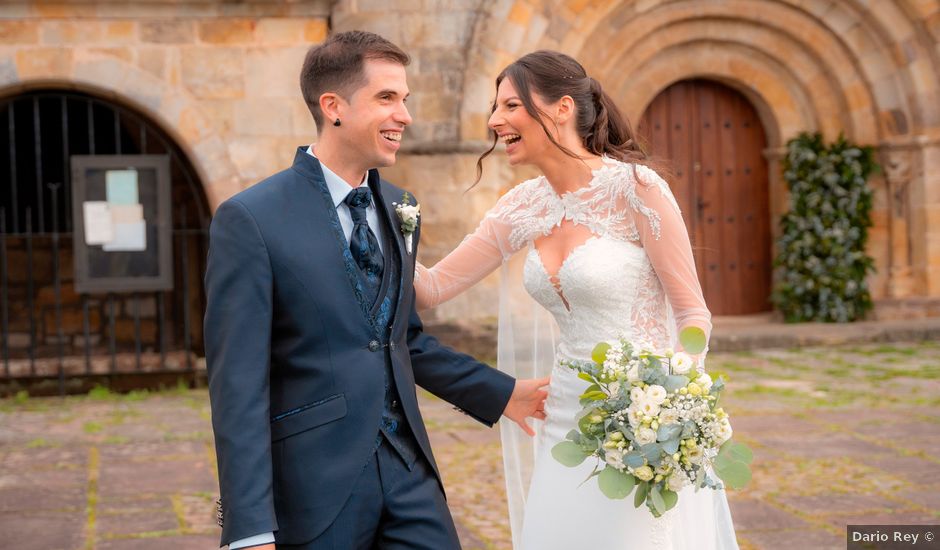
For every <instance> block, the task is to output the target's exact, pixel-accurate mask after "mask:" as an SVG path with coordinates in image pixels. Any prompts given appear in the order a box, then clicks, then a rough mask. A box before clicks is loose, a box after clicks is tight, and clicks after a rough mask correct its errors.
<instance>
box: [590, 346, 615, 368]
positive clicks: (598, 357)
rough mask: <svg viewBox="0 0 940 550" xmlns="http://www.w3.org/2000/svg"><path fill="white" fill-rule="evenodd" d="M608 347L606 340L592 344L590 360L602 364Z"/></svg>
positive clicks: (605, 358)
mask: <svg viewBox="0 0 940 550" xmlns="http://www.w3.org/2000/svg"><path fill="white" fill-rule="evenodd" d="M609 349H610V344H608V343H607V342H601V343H600V344H597V345H596V346H594V351H592V352H591V360H592V361H594V362H595V363H597V364H598V365H603V364H604V361H606V360H607V350H609Z"/></svg>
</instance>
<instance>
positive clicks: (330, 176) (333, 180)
mask: <svg viewBox="0 0 940 550" xmlns="http://www.w3.org/2000/svg"><path fill="white" fill-rule="evenodd" d="M307 154H308V155H310V156H311V157H314V158H316V155H314V154H313V146H312V145H311V146H310V147H307ZM318 160H319V159H318ZM320 168H322V169H323V179H325V180H326V186H327V188H328V189H329V190H330V196H331V197H332V198H333V206H334V207H336V215H337V216H338V217H339V224H340V225H341V226H342V227H343V233H344V234H345V235H346V242H347V243H349V239H350V236H351V235H352V230H353V226H354V225H355V224H354V223H353V219H352V214H351V213H350V212H349V206H347V205H346V203H345V202H343V201H344V200H345V199H346V195H348V194H349V193H350V191H352V190H353V186H352V185H350V184H349V183H347V182H346V180H344V179H343V178H341V177H339V176H338V175H337V174H336V172H334V171H332V170H330V169H329V168H328V167H327V166H326V165H325V164H323V162H322V161H321V162H320ZM367 177H368V174H364V175H363V176H362V180H361V181H360V185H366V178H367ZM366 221H367V222H368V223H369V228H370V229H372V232H373V233H375V240H377V241H378V244H379V250H382V252H383V253H384V252H385V251H384V250H383V249H382V233H383V232H382V224H380V223H379V213H378V210H376V208H375V196H374V195H373V197H372V202H371V203H369V206H367V207H366ZM272 543H274V533H273V532H267V533H261V534H260V535H255V536H253V537H248V538H244V539H238V540H236V541H234V542H232V543H231V544H229V546H228V547H229V550H237V549H238V548H247V547H249V546H261V545H262V544H272Z"/></svg>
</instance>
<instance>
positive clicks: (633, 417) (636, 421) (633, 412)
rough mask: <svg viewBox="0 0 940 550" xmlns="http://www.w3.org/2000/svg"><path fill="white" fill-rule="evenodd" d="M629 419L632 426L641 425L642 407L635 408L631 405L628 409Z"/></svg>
mask: <svg viewBox="0 0 940 550" xmlns="http://www.w3.org/2000/svg"><path fill="white" fill-rule="evenodd" d="M627 420H628V421H630V425H631V426H634V427H635V426H639V425H640V424H641V422H640V409H639V408H634V406H633V405H631V406H630V408H629V409H627Z"/></svg>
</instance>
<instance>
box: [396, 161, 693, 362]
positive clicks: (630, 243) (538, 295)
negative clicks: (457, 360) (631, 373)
mask: <svg viewBox="0 0 940 550" xmlns="http://www.w3.org/2000/svg"><path fill="white" fill-rule="evenodd" d="M565 220H568V221H569V222H571V223H573V224H575V225H580V226H583V227H584V228H587V229H588V230H589V232H590V235H591V236H590V238H588V239H587V241H584V242H583V243H581V244H579V245H577V246H574V247H573V248H572V249H571V250H569V251H568V252H567V254H566V255H565V256H564V260H563V262H562V263H561V265H560V267H559V268H558V271H557V274H556V276H557V277H556V278H555V279H554V280H553V278H552V276H550V275H549V272H548V270H547V269H546V267H545V265H544V263H543V262H542V260H541V256H540V254H539V252H538V250H537V249H536V247H535V246H534V242H535V241H536V240H538V239H540V238H541V237H545V236H549V235H552V233H553V231H555V229H556V228H557V227H559V226H561V224H562V222H563V221H565ZM550 239H551V237H549V240H550ZM523 249H527V256H526V261H525V274H524V284H525V287H526V290H527V291H528V292H529V293H530V294H531V295H532V297H533V298H534V299H535V300H536V301H538V302H539V303H540V304H541V305H542V306H543V307H545V308H546V309H547V310H549V311H550V312H551V313H552V315H553V316H554V317H555V319H556V321H557V322H558V326H559V328H560V334H561V342H560V346H559V350H558V351H559V352H560V353H563V354H565V355H567V356H569V357H572V358H583V357H585V356H586V355H589V354H590V351H591V349H592V348H593V346H594V344H596V343H597V342H598V341H600V340H605V339H613V338H616V337H617V336H618V335H624V336H626V337H627V338H629V339H631V340H634V341H638V342H643V343H645V344H648V345H651V346H654V347H655V348H660V349H662V348H665V347H667V346H669V345H671V344H672V342H671V341H670V340H671V339H670V333H671V332H673V331H674V330H681V329H683V328H685V327H687V326H698V327H700V328H702V329H703V330H705V332H706V334H708V333H709V332H710V329H711V323H710V319H711V316H710V314H709V312H708V309H707V308H706V306H705V301H704V298H703V297H702V291H701V286H700V285H699V281H698V277H697V275H696V273H695V263H694V260H693V257H692V249H691V245H690V243H689V237H688V233H687V231H686V228H685V224H684V223H683V221H682V216H681V214H680V212H679V207H678V205H677V204H676V201H675V199H674V198H673V195H672V192H671V191H670V189H669V186H668V185H667V184H666V182H665V181H664V180H663V179H662V178H661V177H659V175H658V174H656V172H654V171H653V170H651V169H650V168H648V167H646V166H641V165H633V164H626V163H623V162H619V161H616V160H613V159H609V158H605V159H604V164H603V166H602V167H601V168H599V169H597V170H594V172H593V178H592V179H591V182H590V183H589V185H588V186H586V187H583V188H581V189H578V190H576V191H574V192H570V193H565V194H563V195H558V194H556V193H555V191H554V189H553V188H552V186H551V185H550V184H549V182H548V181H547V180H546V179H545V178H544V177H538V178H535V179H532V180H528V181H525V182H523V183H521V184H519V185H517V186H516V187H515V188H513V189H512V190H511V191H509V192H508V193H506V195H504V196H503V197H502V198H501V199H500V200H499V202H498V203H497V204H496V206H494V207H493V208H492V209H491V210H490V211H489V212H488V213H487V214H486V216H485V217H484V219H483V221H482V222H481V223H480V225H479V227H478V228H477V230H476V231H475V232H474V233H472V234H470V235H468V236H467V237H466V238H465V239H464V241H463V242H462V243H461V244H460V246H459V247H458V248H457V249H456V250H454V251H453V252H452V253H451V254H449V255H448V256H447V257H446V258H444V259H443V260H441V261H440V262H439V263H438V264H436V265H435V266H434V267H433V268H430V269H427V268H425V267H424V266H421V265H420V264H419V265H418V267H417V273H416V280H415V290H416V293H417V299H418V305H419V308H422V309H423V308H428V307H433V306H434V305H437V304H439V303H441V302H443V301H446V300H448V299H450V298H451V297H453V296H455V295H456V294H459V293H460V292H462V291H463V290H465V289H466V288H468V287H469V286H471V285H473V284H475V283H476V282H478V281H479V280H480V279H482V278H483V277H485V276H486V275H487V274H489V273H490V272H492V271H493V270H494V269H495V268H496V267H498V266H499V265H500V264H501V263H502V262H503V261H506V260H507V259H508V258H509V257H511V256H512V255H513V254H515V253H517V252H519V251H521V250H523ZM669 306H671V310H672V313H673V315H674V318H675V323H676V324H675V325H674V326H669V318H670V316H669V310H670V307H669Z"/></svg>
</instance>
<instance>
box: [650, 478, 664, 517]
mask: <svg viewBox="0 0 940 550" xmlns="http://www.w3.org/2000/svg"><path fill="white" fill-rule="evenodd" d="M649 499H650V502H652V503H653V509H654V510H656V513H657V515H660V516H661V515H663V514H664V513H665V512H666V503H665V502H663V496H662V495H661V494H660V493H659V487H657V486H655V485H654V486H653V489H652V490H651V491H650V494H649Z"/></svg>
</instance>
